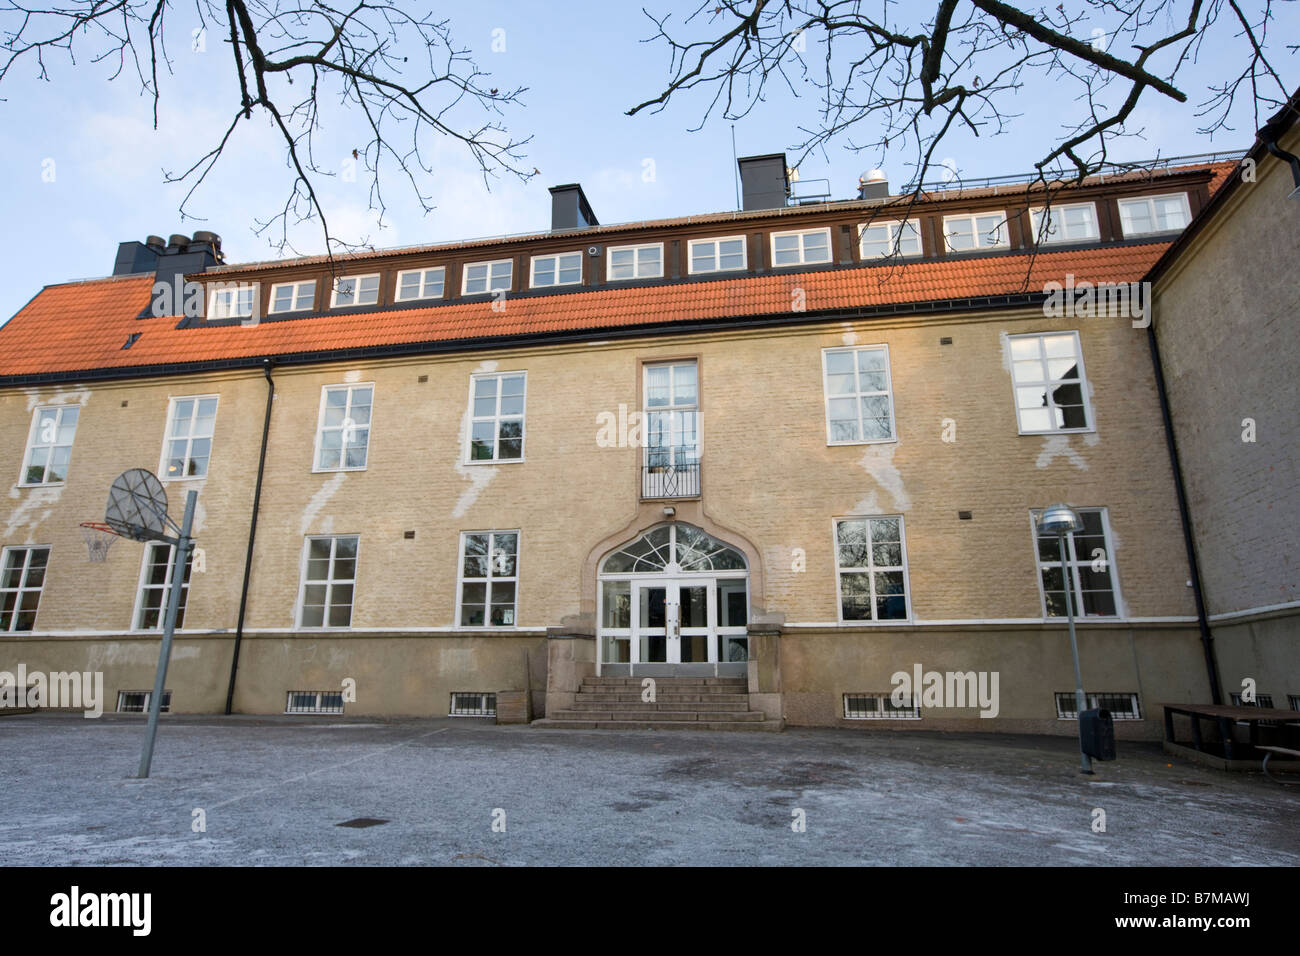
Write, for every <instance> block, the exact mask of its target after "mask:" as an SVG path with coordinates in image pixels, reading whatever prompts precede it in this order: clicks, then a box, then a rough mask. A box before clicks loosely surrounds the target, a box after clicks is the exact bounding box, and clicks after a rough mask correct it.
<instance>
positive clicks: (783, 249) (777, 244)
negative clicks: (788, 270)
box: [772, 229, 831, 266]
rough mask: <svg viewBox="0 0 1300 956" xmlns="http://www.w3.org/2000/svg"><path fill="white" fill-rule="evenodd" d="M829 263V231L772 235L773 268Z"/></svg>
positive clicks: (818, 230) (776, 233)
mask: <svg viewBox="0 0 1300 956" xmlns="http://www.w3.org/2000/svg"><path fill="white" fill-rule="evenodd" d="M830 261H831V231H830V230H829V229H807V230H804V231H802V232H774V233H772V265H774V266H805V265H814V264H816V263H819V262H830Z"/></svg>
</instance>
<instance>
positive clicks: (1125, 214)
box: [1119, 193, 1192, 237]
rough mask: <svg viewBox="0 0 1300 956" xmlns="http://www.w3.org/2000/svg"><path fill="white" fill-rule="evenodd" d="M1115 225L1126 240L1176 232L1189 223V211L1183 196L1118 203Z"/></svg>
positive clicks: (1181, 194)
mask: <svg viewBox="0 0 1300 956" xmlns="http://www.w3.org/2000/svg"><path fill="white" fill-rule="evenodd" d="M1119 221H1120V225H1121V226H1122V227H1123V229H1124V235H1125V236H1126V237H1127V236H1143V235H1147V234H1148V233H1153V232H1176V231H1178V230H1179V229H1183V228H1185V227H1186V226H1187V224H1188V223H1189V222H1191V221H1192V211H1191V208H1190V207H1189V206H1188V205H1187V193H1173V194H1172V195H1168V196H1143V197H1142V198H1140V199H1121V200H1120V201H1119Z"/></svg>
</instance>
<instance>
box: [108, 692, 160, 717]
mask: <svg viewBox="0 0 1300 956" xmlns="http://www.w3.org/2000/svg"><path fill="white" fill-rule="evenodd" d="M152 698H153V691H151V690H119V691H118V692H117V712H118V713H119V714H147V713H148V712H149V704H150V702H151V700H152ZM171 709H172V692H171V691H169V690H165V691H163V699H162V706H161V707H159V708H158V712H159V713H161V714H166V713H170V712H171Z"/></svg>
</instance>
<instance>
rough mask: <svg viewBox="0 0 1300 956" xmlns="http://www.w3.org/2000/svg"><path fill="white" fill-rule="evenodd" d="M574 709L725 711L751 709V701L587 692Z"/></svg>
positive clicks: (575, 702)
mask: <svg viewBox="0 0 1300 956" xmlns="http://www.w3.org/2000/svg"><path fill="white" fill-rule="evenodd" d="M572 709H573V710H625V711H638V712H639V711H657V710H691V711H696V712H708V713H724V712H730V711H742V712H744V711H747V710H749V701H747V700H718V701H713V700H664V699H663V698H660V699H659V700H656V701H643V700H641V698H639V697H638V698H636V699H635V700H588V699H587V695H586V694H582V695H580V696H579V697H578V699H577V700H575V701H574V702H573V707H572Z"/></svg>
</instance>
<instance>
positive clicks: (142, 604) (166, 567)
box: [133, 541, 194, 631]
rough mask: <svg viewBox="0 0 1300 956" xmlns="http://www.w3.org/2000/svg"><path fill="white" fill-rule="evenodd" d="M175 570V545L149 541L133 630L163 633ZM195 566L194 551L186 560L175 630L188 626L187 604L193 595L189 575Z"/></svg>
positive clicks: (191, 550)
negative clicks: (186, 619)
mask: <svg viewBox="0 0 1300 956" xmlns="http://www.w3.org/2000/svg"><path fill="white" fill-rule="evenodd" d="M175 567H176V545H174V544H168V543H167V542H165V541H149V542H147V543H146V544H145V546H144V563H143V565H142V566H141V568H140V594H139V597H138V599H137V600H136V602H135V620H134V624H133V629H134V630H137V631H156V630H160V629H161V628H162V626H163V623H164V618H166V616H167V598H168V595H169V594H170V593H171V588H172V571H173V570H174V569H175ZM193 567H194V550H193V549H192V548H191V549H190V553H189V556H188V557H187V558H186V559H185V574H184V577H183V578H182V579H181V600H180V606H179V607H178V608H177V610H176V629H177V630H180V628H181V627H183V626H184V624H185V605H186V603H187V602H188V601H189V596H190V572H191V571H192V570H193Z"/></svg>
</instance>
